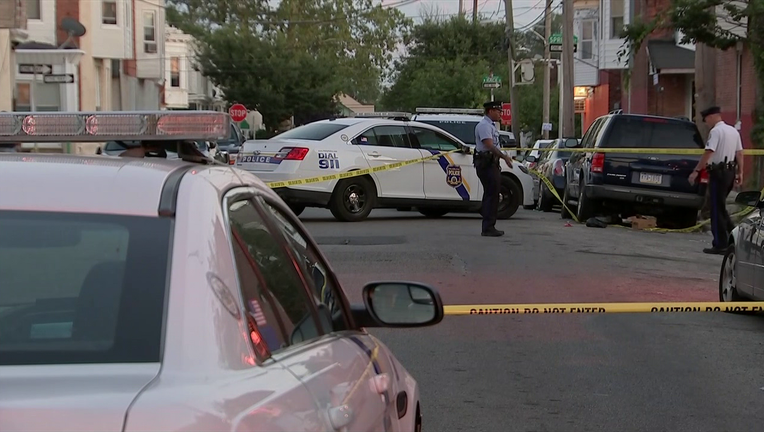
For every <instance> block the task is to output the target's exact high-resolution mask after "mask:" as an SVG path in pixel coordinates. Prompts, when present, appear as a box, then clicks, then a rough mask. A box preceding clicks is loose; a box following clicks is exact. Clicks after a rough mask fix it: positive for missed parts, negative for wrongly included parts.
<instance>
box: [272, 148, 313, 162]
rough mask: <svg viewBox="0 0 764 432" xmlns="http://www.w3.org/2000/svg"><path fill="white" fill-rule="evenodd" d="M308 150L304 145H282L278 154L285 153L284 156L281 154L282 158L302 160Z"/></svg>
mask: <svg viewBox="0 0 764 432" xmlns="http://www.w3.org/2000/svg"><path fill="white" fill-rule="evenodd" d="M309 151H310V149H309V148H306V147H284V148H282V149H281V150H279V155H283V154H284V153H286V156H283V159H284V160H303V159H305V156H307V155H308V152H309ZM277 157H278V156H277Z"/></svg>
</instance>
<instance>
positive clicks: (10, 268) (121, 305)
mask: <svg viewBox="0 0 764 432" xmlns="http://www.w3.org/2000/svg"><path fill="white" fill-rule="evenodd" d="M171 231H172V225H171V220H170V219H168V218H157V217H139V216H120V215H94V214H82V213H56V212H21V211H0V365H33V364H74V363H134V362H158V361H160V346H161V342H162V326H163V316H164V304H165V291H166V288H167V286H166V285H167V273H168V257H169V248H170V238H171Z"/></svg>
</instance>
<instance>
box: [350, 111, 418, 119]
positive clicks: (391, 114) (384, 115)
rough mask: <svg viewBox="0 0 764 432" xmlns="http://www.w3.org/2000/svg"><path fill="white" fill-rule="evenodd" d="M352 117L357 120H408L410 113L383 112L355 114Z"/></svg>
mask: <svg viewBox="0 0 764 432" xmlns="http://www.w3.org/2000/svg"><path fill="white" fill-rule="evenodd" d="M353 117H358V118H404V119H410V118H411V113H407V112H395V111H383V112H370V113H355V114H353Z"/></svg>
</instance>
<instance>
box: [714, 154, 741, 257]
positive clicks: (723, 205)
mask: <svg viewBox="0 0 764 432" xmlns="http://www.w3.org/2000/svg"><path fill="white" fill-rule="evenodd" d="M734 184H735V171H734V170H731V169H717V170H711V171H710V172H709V179H708V187H709V188H710V191H709V195H710V203H709V204H710V205H711V232H712V233H713V235H714V242H713V246H714V248H717V249H726V248H727V246H729V241H728V240H729V236H730V233H731V232H732V229H733V228H734V225H733V224H732V219H730V215H729V213H728V212H727V196H728V195H729V194H730V192H731V191H732V187H733V186H734Z"/></svg>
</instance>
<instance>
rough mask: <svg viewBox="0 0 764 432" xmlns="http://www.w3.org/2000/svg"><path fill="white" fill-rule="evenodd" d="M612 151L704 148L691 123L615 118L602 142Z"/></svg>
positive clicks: (646, 118)
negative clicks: (624, 149)
mask: <svg viewBox="0 0 764 432" xmlns="http://www.w3.org/2000/svg"><path fill="white" fill-rule="evenodd" d="M603 144H604V146H606V147H609V148H610V147H612V148H645V147H647V148H688V149H695V148H703V147H704V145H703V139H702V138H701V136H700V132H699V131H698V128H697V127H696V126H695V124H694V123H690V122H687V121H681V120H673V119H662V118H655V117H628V116H618V117H616V118H615V119H614V121H613V126H612V128H611V129H610V132H609V134H608V136H607V139H605V140H604V141H603Z"/></svg>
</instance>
